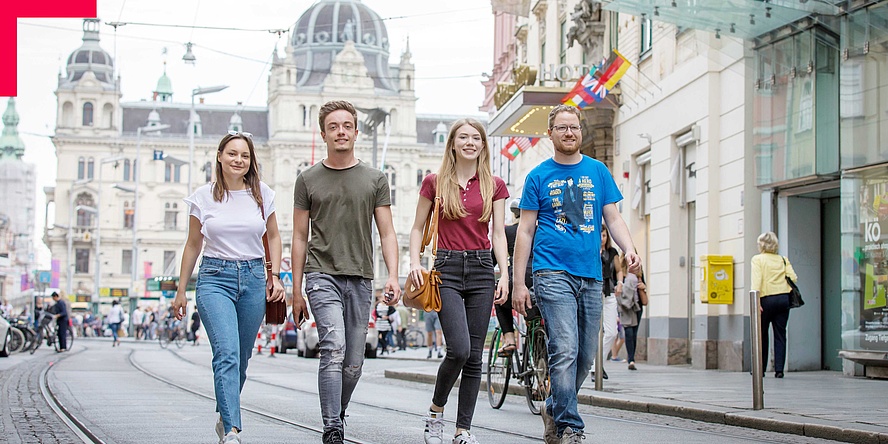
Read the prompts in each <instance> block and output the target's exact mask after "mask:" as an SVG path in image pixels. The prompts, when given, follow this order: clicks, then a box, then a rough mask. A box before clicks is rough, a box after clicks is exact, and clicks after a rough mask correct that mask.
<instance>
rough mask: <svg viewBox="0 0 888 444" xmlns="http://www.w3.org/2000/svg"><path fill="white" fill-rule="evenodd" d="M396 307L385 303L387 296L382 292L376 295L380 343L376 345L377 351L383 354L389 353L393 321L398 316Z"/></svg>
mask: <svg viewBox="0 0 888 444" xmlns="http://www.w3.org/2000/svg"><path fill="white" fill-rule="evenodd" d="M397 311H398V310H396V309H395V307H392V306H391V305H388V304H386V303H385V296H384V295H383V294H382V292H379V294H377V295H376V331H377V335H378V336H379V341H378V342H377V344H376V348H377V349H381V350H382V352H381V354H386V353H388V351H389V341H391V335H392V321H393V320H394V317H395V316H397Z"/></svg>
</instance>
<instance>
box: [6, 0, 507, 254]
mask: <svg viewBox="0 0 888 444" xmlns="http://www.w3.org/2000/svg"><path fill="white" fill-rule="evenodd" d="M314 3H315V1H314V0H289V1H283V0H250V1H243V0H241V1H235V0H212V1H210V0H203V1H197V0H179V1H172V0H98V14H99V18H100V19H101V20H102V22H103V24H102V26H101V28H100V30H101V45H102V47H103V48H104V49H105V50H106V51H108V52H109V53H110V54H111V55H112V56H113V57H116V65H117V69H118V71H119V73H120V76H121V79H122V81H121V92H122V94H123V101H138V100H142V99H146V100H150V98H151V92H152V91H153V90H154V89H155V87H156V85H157V79H158V78H159V77H160V76H161V74H162V73H163V69H164V65H163V63H164V61H166V62H167V68H166V70H167V75H168V76H169V77H170V79H171V80H172V83H173V90H174V93H173V99H174V101H176V102H183V103H186V102H188V101H190V90H191V89H192V88H194V87H196V86H211V85H219V84H226V85H230V87H229V88H228V89H227V90H225V91H223V92H220V93H215V94H211V95H207V96H206V102H207V103H211V104H227V105H228V104H230V105H233V104H235V103H236V102H244V104H246V105H252V106H264V105H265V100H266V96H267V94H266V93H267V76H268V69H269V66H270V61H271V54H272V52H273V51H274V49H275V47H276V46H277V48H278V50H279V51H280V54H281V55H282V56H283V51H284V47H285V46H286V43H287V39H288V38H289V33H285V34H283V35H282V36H281V37H280V38H278V36H277V34H273V33H269V32H268V31H266V30H269V29H287V30H289V29H291V28H292V26H293V24H294V23H295V22H296V20H297V19H298V18H299V17H300V16H301V15H302V13H303V12H305V10H306V9H308V7H309V6H311V5H312V4H314ZM363 3H364V4H366V5H367V6H369V7H370V8H372V9H373V10H375V11H376V13H377V14H379V16H380V17H382V18H383V19H384V23H385V25H386V28H387V30H388V36H389V41H390V48H389V52H390V63H393V64H397V63H398V61H399V60H400V54H401V53H402V52H403V51H404V48H405V45H406V42H407V37H408V36H409V39H410V51H411V53H412V54H413V59H412V60H413V63H414V65H415V66H416V95H417V97H418V99H419V100H418V102H417V105H416V110H417V112H418V113H423V114H457V115H478V114H479V111H478V106H480V104H481V101H482V100H483V95H484V88H483V87H482V86H481V83H480V82H481V80H483V78H482V76H481V73H482V72H490V71H491V69H492V66H493V15H492V13H491V7H490V3H489V2H487V1H479V0H449V1H447V2H429V1H416V0H363ZM105 22H128V23H129V24H127V25H125V26H121V27H118V28H117V31H116V35H115V29H114V28H113V27H112V26H108V25H106V24H105ZM137 23H143V24H151V25H181V26H184V27H183V28H175V27H161V26H148V25H140V24H137ZM191 26H203V27H223V28H240V29H249V30H258V31H234V30H224V31H223V30H207V29H192V28H190V27H191ZM82 36H83V32H82V20H77V19H19V20H18V97H17V98H16V106H17V109H18V112H19V115H20V116H21V123H20V124H19V131H20V132H21V133H22V139H23V140H24V141H25V147H26V149H25V160H26V161H27V162H31V163H35V164H37V220H36V225H37V227H36V229H35V237H34V239H35V246H36V247H37V249H38V257H37V259H38V265H39V266H40V267H42V268H48V266H49V250H48V249H46V247H45V246H44V245H43V242H42V241H41V240H40V239H41V237H42V235H43V220H44V211H43V210H44V206H45V199H44V197H43V196H44V195H43V187H44V186H52V185H53V184H54V183H55V171H56V158H55V150H54V148H53V145H52V142H51V141H50V139H49V136H51V135H52V133H53V131H54V127H55V118H56V107H57V106H56V98H55V94H54V91H55V89H56V87H57V85H58V77H57V76H58V75H59V73H60V72H62V73H64V69H65V61H66V60H67V57H68V55H69V54H70V53H71V52H72V51H74V50H75V49H77V48H78V47H80V44H81V37H82ZM188 41H190V42H193V43H194V48H193V52H194V55H195V56H196V57H197V63H196V64H195V65H193V66H192V65H187V64H185V63H184V62H183V61H182V55H184V53H185V42H188ZM164 51H166V55H164ZM115 54H116V56H115ZM2 107H3V109H5V107H6V101H5V100H3V101H2ZM0 112H2V111H0ZM50 223H52V221H50Z"/></svg>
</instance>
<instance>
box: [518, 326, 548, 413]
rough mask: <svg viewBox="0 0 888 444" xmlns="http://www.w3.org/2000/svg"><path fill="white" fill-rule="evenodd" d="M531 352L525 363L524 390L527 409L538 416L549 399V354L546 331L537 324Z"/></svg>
mask: <svg viewBox="0 0 888 444" xmlns="http://www.w3.org/2000/svg"><path fill="white" fill-rule="evenodd" d="M531 332H532V335H533V336H532V339H531V341H530V342H531V344H532V345H530V347H531V350H530V353H529V356H528V362H527V369H528V372H527V375H526V376H525V378H526V379H525V381H524V389H525V397H526V398H527V407H528V408H530V412H531V413H533V414H534V415H539V414H540V411H541V410H540V409H543V408H545V405H546V398H548V397H549V390H550V381H549V352H548V350H547V348H546V342H547V341H548V337H547V336H546V329H545V328H543V326H542V325H539V324H537V325H536V326H535V327H534V328H533V329H532V330H531Z"/></svg>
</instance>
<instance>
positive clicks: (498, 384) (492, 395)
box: [487, 328, 512, 409]
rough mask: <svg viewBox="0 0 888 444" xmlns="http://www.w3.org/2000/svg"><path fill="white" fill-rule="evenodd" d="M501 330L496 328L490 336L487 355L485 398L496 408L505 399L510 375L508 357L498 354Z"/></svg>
mask: <svg viewBox="0 0 888 444" xmlns="http://www.w3.org/2000/svg"><path fill="white" fill-rule="evenodd" d="M501 337H502V331H501V330H500V329H499V328H497V329H496V330H494V332H493V336H492V337H491V338H490V351H489V353H488V356H487V400H488V401H489V402H490V406H491V407H493V408H495V409H498V408H500V407H502V405H503V402H504V401H505V400H506V393H507V392H508V391H509V378H510V377H511V376H512V363H511V361H510V359H511V358H510V357H509V356H506V357H502V356H499V353H497V351H498V350H499V348H500V338H501Z"/></svg>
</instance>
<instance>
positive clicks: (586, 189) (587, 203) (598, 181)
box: [519, 156, 623, 280]
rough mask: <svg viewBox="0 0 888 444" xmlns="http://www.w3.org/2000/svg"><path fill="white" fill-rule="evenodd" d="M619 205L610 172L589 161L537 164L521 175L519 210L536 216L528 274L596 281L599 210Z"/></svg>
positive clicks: (599, 239) (598, 259) (599, 247)
mask: <svg viewBox="0 0 888 444" xmlns="http://www.w3.org/2000/svg"><path fill="white" fill-rule="evenodd" d="M621 200H623V195H622V194H620V190H619V189H618V188H617V184H616V182H614V178H613V176H611V173H610V171H608V169H607V167H606V166H604V164H603V163H601V162H599V161H597V160H595V159H592V158H591V157H587V156H583V160H581V161H580V162H579V163H577V164H576V165H562V164H559V163H557V162H555V161H554V160H553V159H548V160H546V161H544V162H543V163H541V164H539V165H537V167H536V168H534V169H533V170H532V171H531V172H530V173H529V174H528V175H527V179H526V181H525V183H524V193H523V195H522V196H521V204H520V205H519V207H520V208H521V209H522V210H535V211H537V221H538V222H537V230H536V235H535V237H534V242H533V270H534V271H538V270H564V271H566V272H568V273H570V274H572V275H574V276H580V277H585V278H592V279H598V280H601V255H600V254H599V250H601V234H600V232H601V218H602V209H603V208H604V206H605V205H608V204H612V203H615V202H619V201H621Z"/></svg>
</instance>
